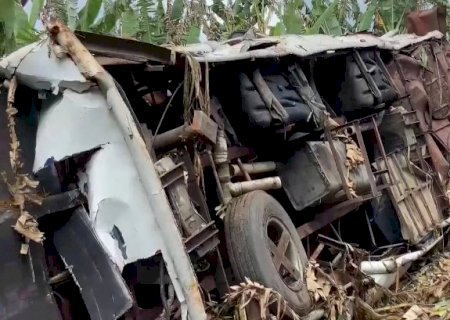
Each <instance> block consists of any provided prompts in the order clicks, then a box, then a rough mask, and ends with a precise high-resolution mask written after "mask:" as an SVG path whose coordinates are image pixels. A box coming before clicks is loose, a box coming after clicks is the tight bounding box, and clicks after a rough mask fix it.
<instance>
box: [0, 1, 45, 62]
mask: <svg viewBox="0 0 450 320" xmlns="http://www.w3.org/2000/svg"><path fill="white" fill-rule="evenodd" d="M0 8H1V10H0V56H1V55H3V54H5V53H8V52H11V51H13V50H15V49H16V48H19V47H21V46H24V45H26V44H28V43H30V42H33V41H36V40H37V39H38V34H37V32H36V31H35V30H34V28H32V27H31V25H30V22H29V20H28V16H27V15H26V13H25V12H24V10H23V8H22V6H21V4H20V3H19V2H18V1H14V0H0Z"/></svg>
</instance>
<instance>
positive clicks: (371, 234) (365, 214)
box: [364, 210, 377, 247]
mask: <svg viewBox="0 0 450 320" xmlns="http://www.w3.org/2000/svg"><path fill="white" fill-rule="evenodd" d="M364 216H365V217H366V222H367V227H368V228H369V234H370V240H371V241H372V245H373V246H374V247H376V246H377V242H376V240H375V235H374V233H373V229H372V225H371V224H370V219H369V215H368V214H367V211H366V210H364Z"/></svg>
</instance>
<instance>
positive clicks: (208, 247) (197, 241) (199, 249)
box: [184, 221, 219, 258]
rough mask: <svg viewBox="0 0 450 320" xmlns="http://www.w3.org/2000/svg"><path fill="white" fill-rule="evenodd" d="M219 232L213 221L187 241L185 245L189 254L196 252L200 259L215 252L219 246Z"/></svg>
mask: <svg viewBox="0 0 450 320" xmlns="http://www.w3.org/2000/svg"><path fill="white" fill-rule="evenodd" d="M218 233H219V230H218V229H217V228H216V225H215V222H214V221H211V222H210V223H208V224H207V225H206V226H204V227H203V228H202V229H200V230H198V231H197V232H195V233H194V234H192V235H191V236H189V237H188V238H186V239H185V241H184V245H185V247H186V251H187V252H188V253H192V252H194V251H195V252H196V254H197V255H198V257H200V258H201V257H204V256H205V255H206V254H207V253H208V252H210V251H213V250H214V249H215V248H216V247H217V245H218V244H219V239H218V238H217V235H218Z"/></svg>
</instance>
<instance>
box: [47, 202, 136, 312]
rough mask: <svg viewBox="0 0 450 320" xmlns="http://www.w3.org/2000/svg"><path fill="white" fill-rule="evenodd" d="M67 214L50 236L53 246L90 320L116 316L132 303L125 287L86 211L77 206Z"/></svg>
mask: <svg viewBox="0 0 450 320" xmlns="http://www.w3.org/2000/svg"><path fill="white" fill-rule="evenodd" d="M60 214H62V213H60ZM69 214H70V218H69V219H68V221H67V222H66V223H65V224H64V225H63V226H62V227H61V228H58V230H56V231H55V233H54V235H53V242H54V244H55V247H56V249H57V250H58V252H59V254H60V255H61V258H62V260H63V261H64V264H65V267H66V268H67V270H69V271H70V273H71V274H72V276H73V278H74V281H75V283H76V284H77V285H78V286H79V289H80V293H81V295H82V297H83V300H84V303H85V305H86V308H87V310H88V312H89V316H90V319H91V320H109V319H111V320H112V319H117V318H119V317H120V316H121V315H122V314H124V313H125V312H126V311H127V310H128V309H129V308H131V306H132V303H133V299H132V297H131V294H130V292H129V290H128V287H127V285H126V283H125V281H124V279H123V278H122V275H121V273H120V271H119V270H118V269H117V268H116V266H115V265H114V264H113V262H112V261H111V260H110V259H109V257H108V255H107V254H106V253H105V251H104V250H103V248H102V245H101V243H100V241H99V240H98V237H97V235H96V232H95V231H94V229H93V228H92V226H91V223H90V220H89V217H88V215H87V212H86V211H85V210H84V209H83V208H82V207H80V208H78V209H75V210H72V212H69Z"/></svg>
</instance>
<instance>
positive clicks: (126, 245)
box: [80, 143, 161, 269]
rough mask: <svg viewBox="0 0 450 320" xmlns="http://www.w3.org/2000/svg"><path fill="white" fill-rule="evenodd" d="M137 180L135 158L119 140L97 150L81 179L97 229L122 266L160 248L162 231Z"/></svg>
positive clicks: (148, 255) (109, 250)
mask: <svg viewBox="0 0 450 320" xmlns="http://www.w3.org/2000/svg"><path fill="white" fill-rule="evenodd" d="M136 181H139V175H138V173H137V171H136V169H135V167H134V166H133V160H132V159H131V157H130V155H129V152H128V149H127V148H126V146H125V145H124V144H119V143H117V144H105V145H104V146H103V147H102V148H101V149H100V150H98V151H97V152H95V153H94V154H93V156H92V157H91V159H90V160H89V162H88V164H87V166H86V172H85V174H82V178H81V179H80V187H81V188H85V189H86V191H85V192H86V194H87V197H88V203H89V211H90V219H91V221H92V224H93V226H94V229H95V231H96V232H97V235H98V237H99V238H100V240H101V241H102V243H103V245H104V246H105V248H107V250H108V252H109V253H110V255H111V257H112V259H113V261H115V262H116V264H117V265H118V267H119V268H120V269H122V268H123V267H124V266H125V265H126V264H128V263H131V262H134V261H137V260H139V259H144V258H149V257H151V256H153V255H154V254H155V253H156V252H157V251H158V250H160V248H161V239H160V232H161V230H159V229H158V227H157V226H156V225H155V222H154V220H153V219H152V217H151V213H152V211H153V210H152V208H151V207H150V206H149V205H148V202H147V201H146V199H145V193H144V191H143V190H142V189H141V188H140V187H139V184H137V183H136Z"/></svg>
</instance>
